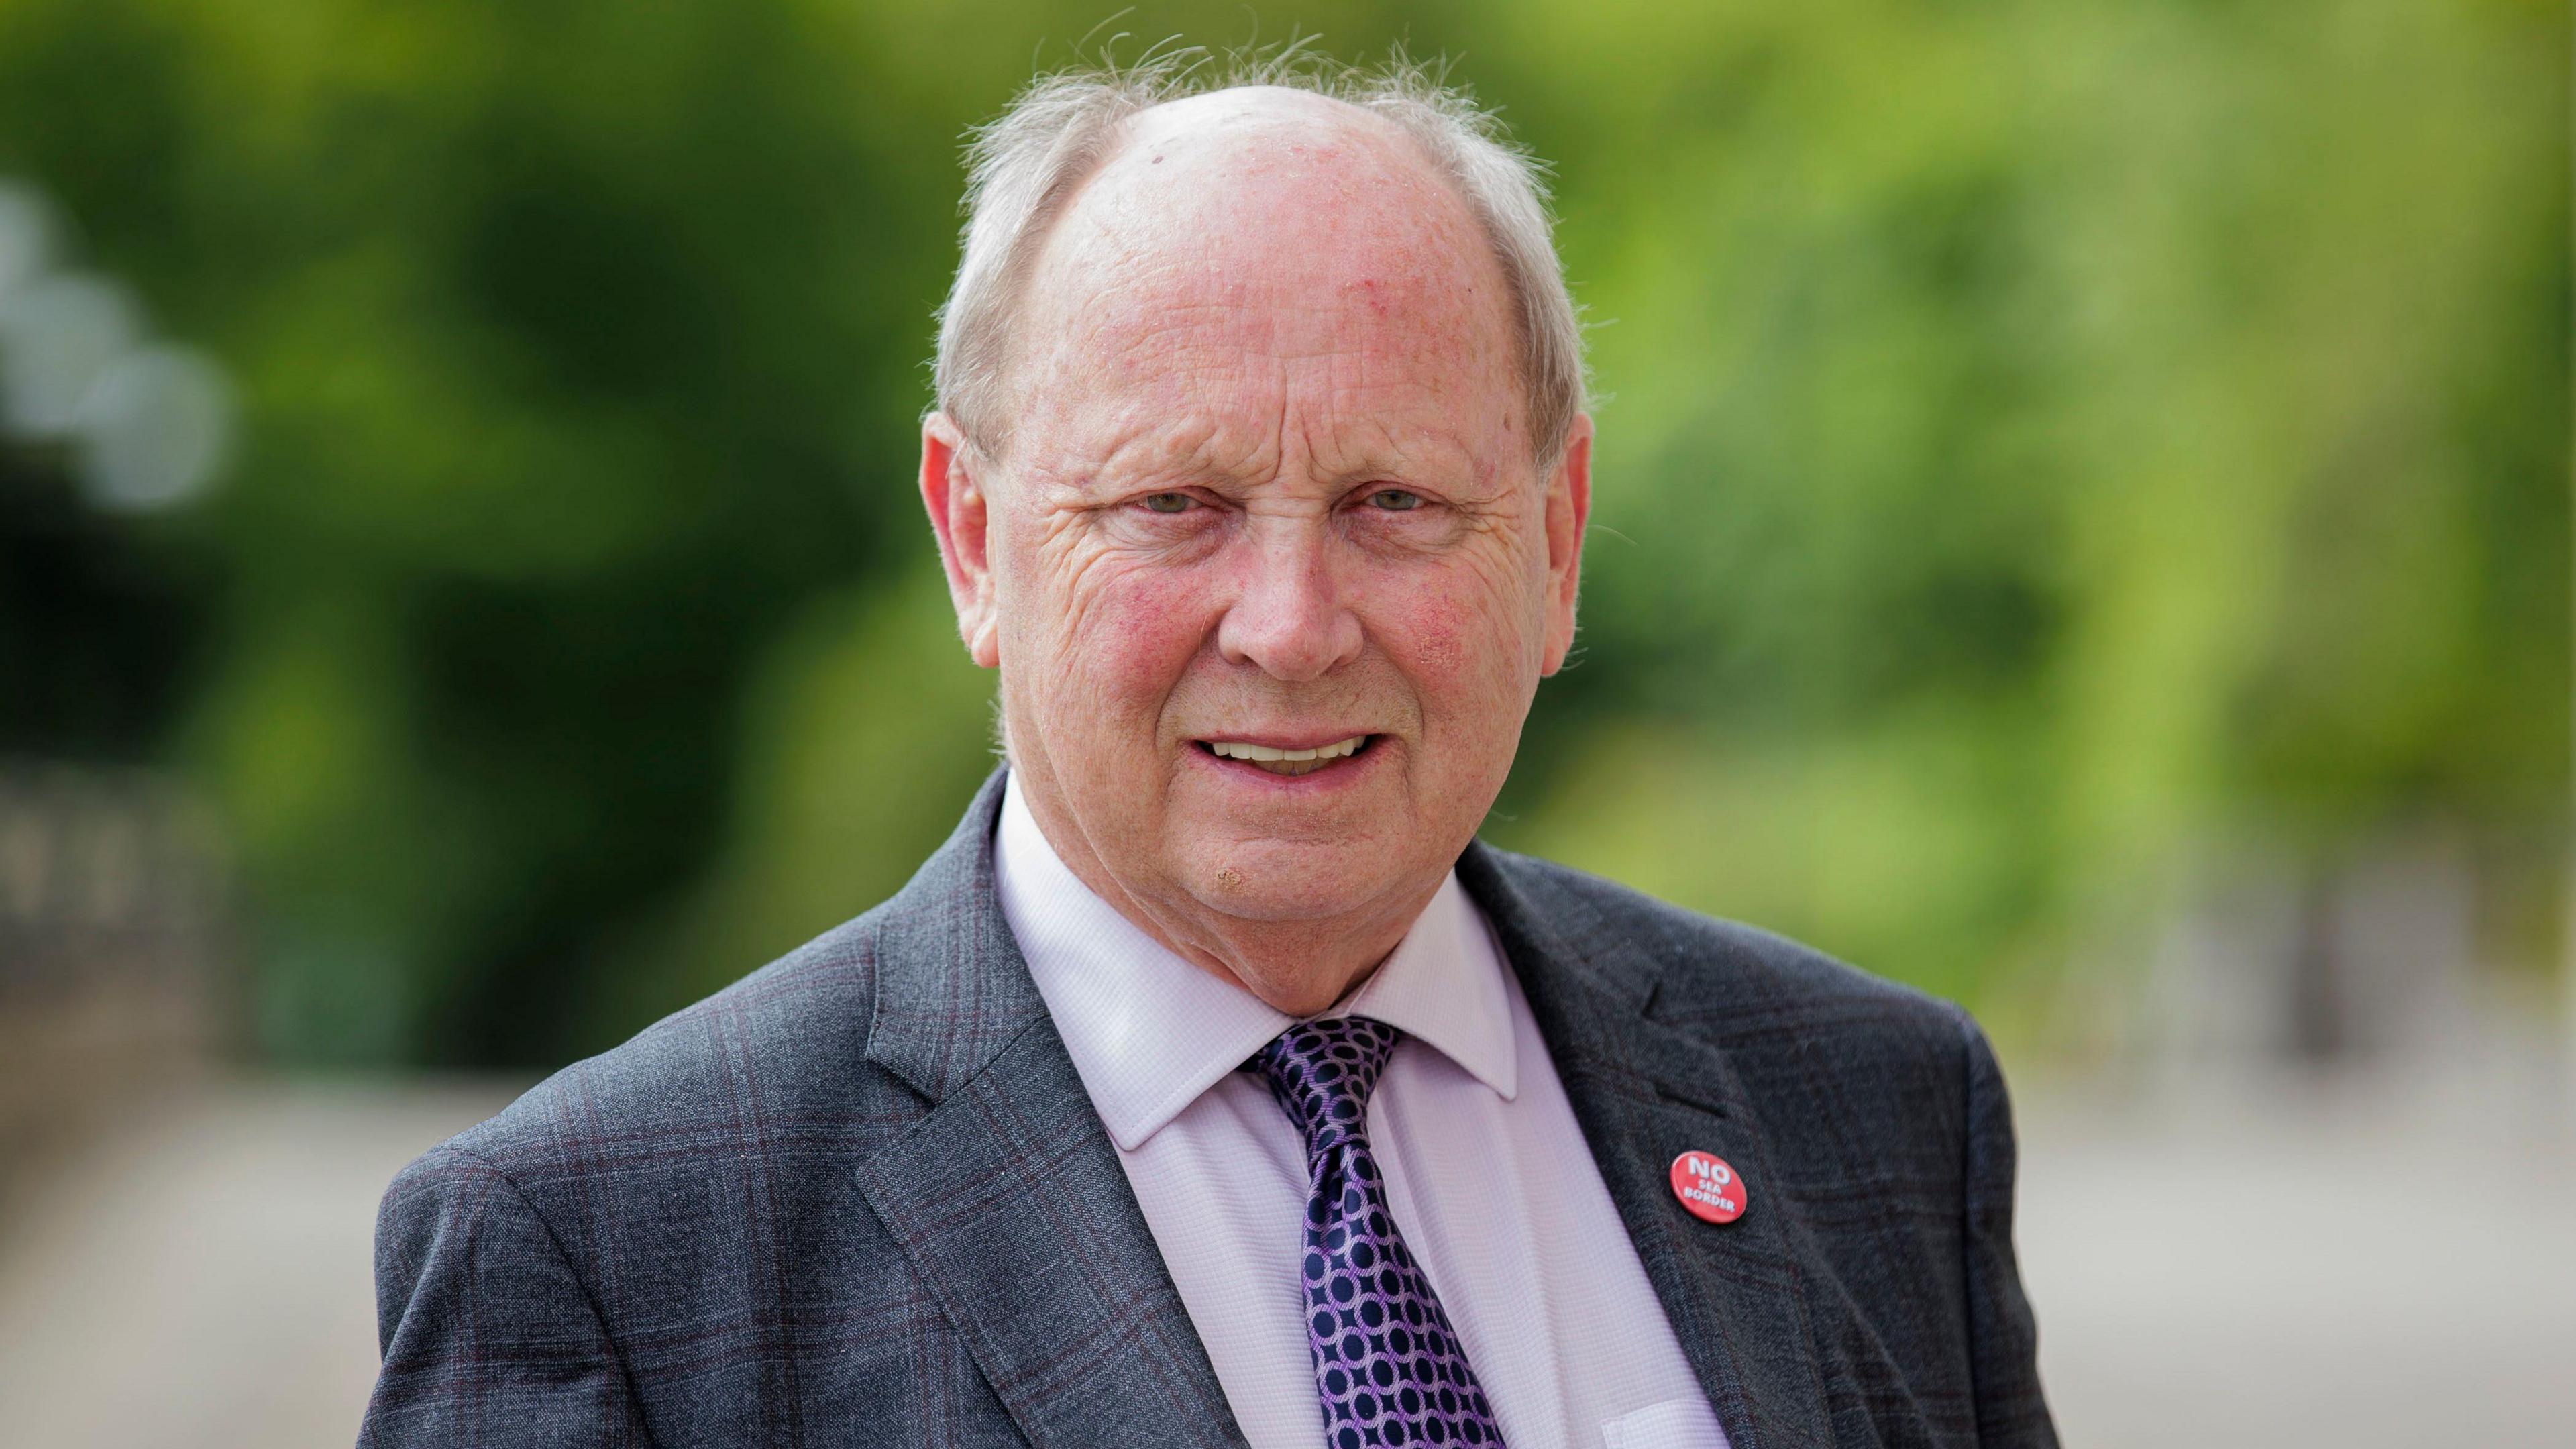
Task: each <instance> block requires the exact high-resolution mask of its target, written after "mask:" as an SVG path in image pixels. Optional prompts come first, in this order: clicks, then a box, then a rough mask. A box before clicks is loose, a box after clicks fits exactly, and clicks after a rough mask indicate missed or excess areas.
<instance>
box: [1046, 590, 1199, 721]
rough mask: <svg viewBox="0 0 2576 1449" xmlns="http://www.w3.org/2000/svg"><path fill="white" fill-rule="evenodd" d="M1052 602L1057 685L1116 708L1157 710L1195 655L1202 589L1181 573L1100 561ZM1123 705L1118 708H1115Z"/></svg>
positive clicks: (1129, 711)
mask: <svg viewBox="0 0 2576 1449" xmlns="http://www.w3.org/2000/svg"><path fill="white" fill-rule="evenodd" d="M1071 582H1072V587H1071V588H1070V589H1069V590H1067V591H1066V593H1065V595H1064V596H1063V597H1062V599H1061V600H1060V601H1059V605H1058V606H1059V608H1060V610H1061V612H1060V613H1059V614H1058V617H1057V621H1056V623H1057V628H1058V630H1059V631H1060V632H1059V634H1058V639H1059V643H1060V647H1059V649H1058V650H1057V651H1056V658H1055V659H1054V660H1053V661H1051V662H1050V664H1049V666H1048V667H1047V672H1048V673H1050V674H1052V675H1053V676H1054V677H1055V680H1056V683H1057V685H1058V686H1071V690H1070V692H1073V693H1078V694H1082V695H1087V696H1090V703H1091V705H1092V706H1094V707H1098V706H1106V707H1108V708H1109V709H1112V710H1116V711H1117V712H1119V713H1126V714H1132V713H1135V712H1138V711H1143V712H1145V713H1149V714H1150V713H1153V712H1156V711H1158V710H1159V708H1160V706H1161V703H1162V700H1163V698H1164V697H1165V696H1166V695H1168V694H1169V693H1170V692H1171V689H1172V686H1173V684H1174V682H1175V681H1177V680H1178V678H1179V677H1180V675H1181V672H1182V671H1183V670H1184V669H1185V668H1186V667H1187V666H1188V664H1189V661H1190V659H1191V658H1192V657H1193V656H1194V655H1196V654H1197V652H1198V645H1199V640H1200V639H1201V637H1202V636H1203V635H1204V634H1205V632H1206V630H1205V627H1204V625H1205V621H1204V620H1202V619H1200V618H1198V617H1197V611H1198V609H1199V607H1200V602H1199V601H1200V600H1202V599H1204V598H1205V597H1206V592H1207V591H1206V590H1205V589H1204V588H1201V587H1193V586H1192V584H1191V581H1190V580H1189V579H1188V578H1187V577H1186V576H1185V575H1184V574H1182V573H1180V572H1176V571H1173V570H1168V569H1158V568H1152V567H1134V566H1130V567H1121V566H1120V565H1119V563H1118V562H1117V561H1113V560H1103V561H1100V562H1097V563H1095V564H1093V565H1092V566H1091V567H1090V568H1088V569H1085V570H1083V571H1082V572H1081V573H1080V574H1079V575H1078V576H1077V577H1075V578H1074V579H1073V580H1072V581H1071ZM1122 706H1123V708H1122Z"/></svg>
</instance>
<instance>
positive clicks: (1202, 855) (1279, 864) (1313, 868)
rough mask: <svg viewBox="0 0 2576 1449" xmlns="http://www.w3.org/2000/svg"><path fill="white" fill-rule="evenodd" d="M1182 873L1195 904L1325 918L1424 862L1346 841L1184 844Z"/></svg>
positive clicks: (1239, 912)
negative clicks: (1388, 855)
mask: <svg viewBox="0 0 2576 1449" xmlns="http://www.w3.org/2000/svg"><path fill="white" fill-rule="evenodd" d="M1176 856H1177V859H1178V860H1180V861H1181V862H1183V863H1184V864H1183V867H1182V869H1181V871H1180V872H1179V875H1180V879H1181V880H1183V881H1184V882H1186V883H1187V886H1188V889H1189V892H1190V894H1191V895H1192V896H1194V897H1196V898H1197V899H1198V902H1199V904H1201V905H1203V906H1206V907H1207V908H1208V909H1210V910H1212V911H1221V912H1223V913H1225V914H1226V915H1229V916H1236V917H1240V918H1242V919H1244V920H1251V921H1282V922H1285V921H1323V920H1334V919H1337V918H1342V917H1347V916H1352V915H1357V914H1361V913H1364V912H1366V911H1368V910H1369V909H1370V908H1371V907H1373V906H1375V905H1377V904H1378V903H1380V902H1381V901H1382V900H1384V899H1385V897H1386V894H1387V892H1388V891H1389V890H1391V889H1401V888H1403V887H1404V886H1405V885H1407V884H1408V883H1409V882H1410V879H1411V876H1413V875H1415V874H1420V873H1421V872H1422V870H1423V869H1424V867H1422V866H1421V865H1419V863H1416V862H1396V861H1389V860H1388V859H1387V858H1386V853H1385V852H1384V851H1382V850H1379V849H1375V848H1373V846H1371V845H1369V844H1366V843H1362V844H1352V843H1350V842H1348V841H1336V842H1326V841H1302V840H1242V839H1232V840H1224V841H1209V842H1206V843H1205V844H1203V845H1193V844H1185V845H1183V846H1182V847H1181V849H1180V850H1179V851H1178V852H1176Z"/></svg>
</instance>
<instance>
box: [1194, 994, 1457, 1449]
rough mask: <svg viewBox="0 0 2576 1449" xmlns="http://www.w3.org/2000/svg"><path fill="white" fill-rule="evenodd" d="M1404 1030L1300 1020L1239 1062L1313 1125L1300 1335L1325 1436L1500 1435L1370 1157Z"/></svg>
mask: <svg viewBox="0 0 2576 1449" xmlns="http://www.w3.org/2000/svg"><path fill="white" fill-rule="evenodd" d="M1402 1039H1403V1033H1401V1032H1399V1031H1397V1030H1396V1029H1395V1028H1394V1027H1391V1026H1388V1025H1387V1024H1386V1023H1384V1022H1382V1021H1371V1020H1369V1019H1368V1018H1367V1017H1364V1016H1346V1017H1339V1018H1336V1019H1334V1020H1332V1021H1312V1022H1307V1023H1305V1024H1304V1025H1302V1026H1292V1027H1290V1028H1288V1029H1287V1030H1286V1031H1283V1032H1281V1033H1280V1034H1279V1036H1278V1039H1277V1040H1275V1041H1273V1042H1271V1043H1270V1045H1268V1046H1266V1047H1263V1048H1262V1049H1261V1050H1260V1051H1259V1052H1257V1053H1255V1054H1254V1056H1253V1058H1252V1060H1251V1061H1249V1062H1246V1063H1244V1067H1245V1069H1246V1070H1250V1069H1252V1068H1254V1067H1258V1068H1260V1070H1261V1073H1262V1075H1263V1076H1265V1077H1267V1078H1269V1080H1270V1093H1271V1095H1272V1096H1274V1097H1277V1098H1278V1099H1279V1105H1280V1106H1282V1107H1285V1108H1287V1109H1288V1116H1289V1119H1290V1120H1291V1121H1294V1122H1295V1123H1296V1124H1297V1125H1298V1127H1299V1128H1300V1129H1302V1130H1303V1131H1304V1132H1305V1134H1306V1170H1307V1172H1308V1173H1309V1174H1310V1175H1311V1176H1312V1178H1313V1181H1314V1190H1313V1191H1312V1192H1311V1193H1310V1194H1309V1195H1308V1196H1307V1198H1306V1256H1305V1273H1304V1279H1305V1288H1306V1346H1307V1347H1308V1348H1309V1349H1311V1350H1312V1351H1313V1353H1314V1358H1315V1386H1316V1388H1318V1389H1319V1390H1321V1391H1322V1393H1323V1397H1324V1441H1325V1443H1326V1444H1328V1445H1330V1446H1331V1449H1362V1446H1364V1445H1377V1444H1392V1445H1418V1444H1435V1445H1448V1444H1494V1445H1499V1444H1501V1443H1502V1442H1503V1435H1502V1431H1501V1430H1500V1429H1498V1428H1496V1427H1495V1425H1494V1411H1493V1408H1492V1406H1491V1405H1488V1404H1487V1403H1486V1402H1485V1391H1484V1390H1483V1389H1482V1388H1479V1387H1477V1384H1476V1374H1475V1370H1473V1369H1471V1368H1469V1367H1468V1366H1467V1351H1466V1350H1465V1349H1464V1348H1461V1347H1460V1346H1459V1344H1458V1335H1457V1333H1456V1331H1455V1330H1453V1329H1451V1328H1450V1326H1449V1315H1447V1314H1445V1313H1443V1312H1441V1311H1440V1300H1439V1299H1437V1298H1435V1297H1433V1296H1432V1295H1431V1280H1430V1279H1428V1278H1425V1277H1424V1276H1422V1267H1421V1265H1420V1264H1418V1263H1416V1262H1414V1261H1413V1254H1412V1253H1411V1252H1409V1251H1408V1250H1407V1249H1406V1248H1405V1246H1404V1239H1403V1238H1401V1237H1398V1236H1397V1235H1396V1231H1395V1219H1393V1218H1391V1217H1389V1216H1388V1215H1387V1211H1386V1182H1385V1180H1384V1179H1383V1178H1381V1177H1379V1176H1378V1171H1377V1159H1376V1158H1374V1157H1372V1156H1370V1155H1369V1145H1368V1099H1369V1093H1370V1092H1371V1091H1374V1090H1375V1089H1376V1087H1377V1079H1378V1074H1379V1073H1380V1072H1383V1071H1384V1070H1386V1061H1387V1058H1388V1057H1390V1056H1393V1055H1394V1054H1395V1044H1396V1043H1397V1042H1398V1041H1400V1040H1402Z"/></svg>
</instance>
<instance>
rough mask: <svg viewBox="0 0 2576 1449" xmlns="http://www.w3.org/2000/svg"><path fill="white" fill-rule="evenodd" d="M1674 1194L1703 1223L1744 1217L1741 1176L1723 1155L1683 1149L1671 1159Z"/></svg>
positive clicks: (1724, 1221) (1730, 1220)
mask: <svg viewBox="0 0 2576 1449" xmlns="http://www.w3.org/2000/svg"><path fill="white" fill-rule="evenodd" d="M1673 1196H1675V1197H1677V1198H1680V1199H1681V1200H1682V1206H1683V1207H1685V1208H1688V1209H1689V1210H1690V1215H1691V1216H1692V1217H1695V1218H1698V1219H1699V1220H1700V1221H1702V1222H1708V1223H1731V1222H1733V1221H1735V1220H1736V1219H1737V1218H1740V1217H1742V1216H1744V1179H1743V1178H1740V1177H1738V1176H1736V1175H1735V1169H1734V1168H1732V1167H1729V1166H1727V1165H1726V1159H1725V1158H1723V1157H1712V1156H1710V1155H1709V1154H1708V1153H1705V1152H1685V1153H1683V1154H1682V1155H1681V1156H1679V1157H1676V1158H1674V1159H1673Z"/></svg>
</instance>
